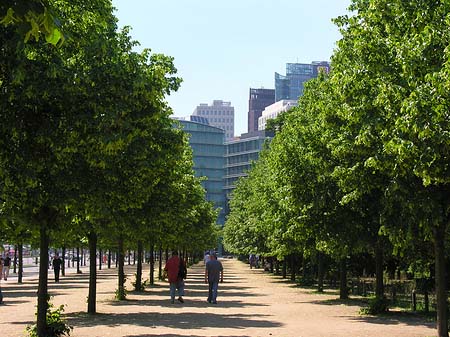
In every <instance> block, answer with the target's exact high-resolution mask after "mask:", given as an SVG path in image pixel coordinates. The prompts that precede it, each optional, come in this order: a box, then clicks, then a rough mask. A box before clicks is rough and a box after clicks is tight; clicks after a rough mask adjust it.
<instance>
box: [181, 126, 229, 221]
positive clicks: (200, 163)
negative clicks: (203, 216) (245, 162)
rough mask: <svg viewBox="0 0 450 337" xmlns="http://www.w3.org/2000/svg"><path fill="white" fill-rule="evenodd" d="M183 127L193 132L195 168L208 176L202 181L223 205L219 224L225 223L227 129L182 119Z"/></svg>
mask: <svg viewBox="0 0 450 337" xmlns="http://www.w3.org/2000/svg"><path fill="white" fill-rule="evenodd" d="M178 121H179V123H180V124H181V127H182V129H183V130H184V131H185V132H187V133H189V134H190V137H189V145H190V146H191V148H192V155H193V160H194V172H195V175H196V176H197V177H205V178H206V179H205V180H203V181H202V185H203V187H204V188H205V190H206V199H207V200H208V201H212V202H213V203H214V207H215V208H219V209H220V212H219V217H218V219H217V224H219V225H221V226H223V225H224V223H225V209H226V207H227V206H226V205H227V200H226V195H225V190H224V176H225V132H224V130H222V129H220V128H217V127H214V126H211V125H207V124H203V123H201V122H193V121H187V120H183V119H178Z"/></svg>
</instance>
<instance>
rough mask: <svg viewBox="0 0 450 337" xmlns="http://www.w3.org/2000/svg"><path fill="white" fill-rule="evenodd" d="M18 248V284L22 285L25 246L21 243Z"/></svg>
mask: <svg viewBox="0 0 450 337" xmlns="http://www.w3.org/2000/svg"><path fill="white" fill-rule="evenodd" d="M17 248H18V250H19V266H18V267H19V268H18V269H19V270H18V274H17V283H22V279H23V244H22V243H19V244H18V245H17Z"/></svg>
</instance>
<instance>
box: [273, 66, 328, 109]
mask: <svg viewBox="0 0 450 337" xmlns="http://www.w3.org/2000/svg"><path fill="white" fill-rule="evenodd" d="M320 70H323V71H325V72H329V70H330V63H329V62H326V61H320V62H312V63H311V64H304V63H286V75H281V74H278V73H275V101H276V102H278V101H280V100H282V99H288V100H297V99H298V98H299V97H300V96H301V95H303V88H304V84H305V82H307V81H309V80H310V79H312V78H315V77H317V75H318V74H319V71H320Z"/></svg>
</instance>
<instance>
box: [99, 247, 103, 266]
mask: <svg viewBox="0 0 450 337" xmlns="http://www.w3.org/2000/svg"><path fill="white" fill-rule="evenodd" d="M102 263H103V251H102V250H101V249H99V250H98V270H102Z"/></svg>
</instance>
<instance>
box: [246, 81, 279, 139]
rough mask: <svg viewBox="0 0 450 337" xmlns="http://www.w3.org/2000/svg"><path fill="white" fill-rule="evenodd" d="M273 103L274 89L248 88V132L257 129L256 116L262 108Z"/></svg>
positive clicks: (259, 114) (258, 115)
mask: <svg viewBox="0 0 450 337" xmlns="http://www.w3.org/2000/svg"><path fill="white" fill-rule="evenodd" d="M273 103H275V90H274V89H264V88H261V89H253V88H250V93H249V97H248V131H247V132H249V133H251V132H254V131H257V130H258V118H259V117H261V114H262V112H263V110H264V109H265V108H266V107H267V106H269V105H271V104H273Z"/></svg>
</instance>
